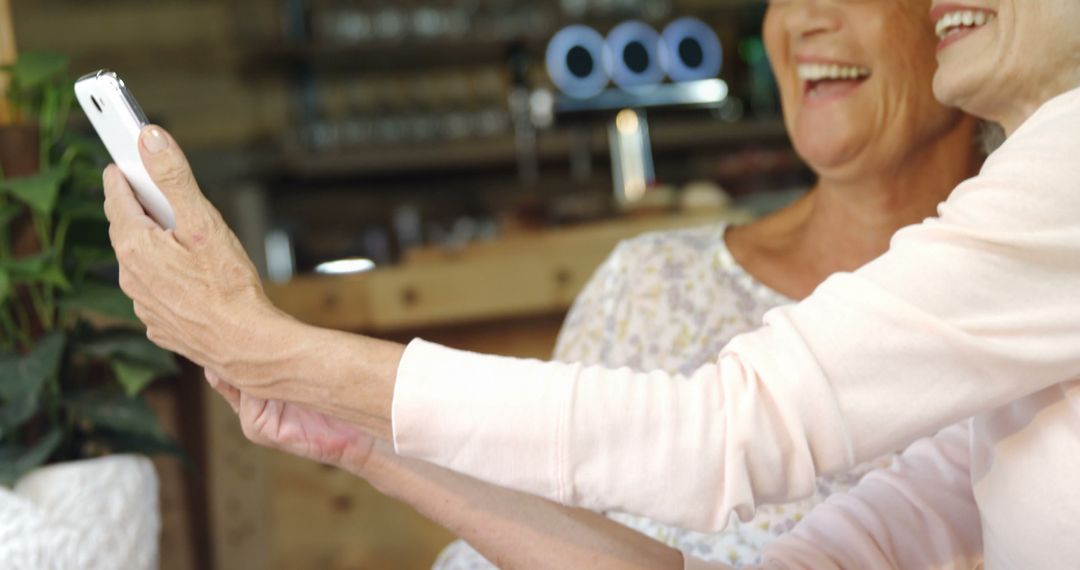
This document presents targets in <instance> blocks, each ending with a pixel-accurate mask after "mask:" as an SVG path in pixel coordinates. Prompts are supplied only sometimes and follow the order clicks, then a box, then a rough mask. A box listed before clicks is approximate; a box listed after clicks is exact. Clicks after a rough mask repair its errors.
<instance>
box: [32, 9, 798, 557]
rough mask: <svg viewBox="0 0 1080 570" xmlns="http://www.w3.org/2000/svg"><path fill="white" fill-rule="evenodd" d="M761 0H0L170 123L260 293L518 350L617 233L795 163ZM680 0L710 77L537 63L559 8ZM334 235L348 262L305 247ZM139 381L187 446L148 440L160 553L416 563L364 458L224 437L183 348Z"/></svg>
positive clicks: (542, 339)
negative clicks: (348, 459) (359, 468)
mask: <svg viewBox="0 0 1080 570" xmlns="http://www.w3.org/2000/svg"><path fill="white" fill-rule="evenodd" d="M764 6H765V3H764V2H762V1H761V0H543V1H527V0H155V1H145V0H11V11H12V18H13V21H14V30H15V36H16V40H17V45H18V49H19V51H20V52H22V51H41V50H46V51H52V52H58V53H61V54H64V55H66V56H68V57H70V58H71V62H72V66H71V67H72V70H73V72H74V73H75V74H82V73H87V72H90V71H94V70H96V69H99V68H103V67H107V68H110V69H112V70H115V71H117V72H118V73H119V74H120V76H121V77H123V78H124V80H125V82H126V83H127V84H128V86H129V87H130V88H131V90H132V91H133V92H134V94H135V96H136V97H137V98H138V99H139V101H140V103H141V104H142V106H143V108H144V109H145V111H146V113H147V115H148V116H149V117H150V119H151V120H152V121H154V122H157V123H159V124H162V125H164V126H165V127H166V128H167V129H169V130H170V131H171V132H172V133H173V134H174V135H175V137H176V138H177V139H178V140H179V141H180V143H181V144H182V145H183V146H184V147H185V150H186V151H187V153H188V154H189V156H190V158H191V160H192V162H193V164H194V166H195V169H196V172H197V174H198V176H199V178H200V182H201V184H202V186H203V188H204V189H205V191H206V192H207V194H208V195H209V196H210V198H211V199H212V200H213V201H214V203H215V204H217V205H218V207H219V208H220V209H222V211H223V212H224V213H225V215H226V218H227V219H228V220H229V222H230V224H231V225H232V226H233V227H234V229H235V230H236V231H237V234H238V235H239V236H240V238H241V240H242V241H243V243H244V244H245V247H246V248H247V250H248V252H249V253H250V255H251V256H252V258H253V259H254V260H255V262H256V264H257V265H258V266H259V267H260V269H261V270H262V271H263V273H264V275H266V277H267V282H268V284H269V288H270V291H271V293H272V296H273V297H274V299H275V300H276V301H277V302H278V303H279V304H280V305H281V306H282V307H283V308H285V309H286V310H288V311H289V312H291V313H292V314H294V315H296V316H297V317H298V318H300V319H303V320H306V321H309V322H313V323H317V324H321V325H325V326H332V327H338V328H343V329H348V330H354V331H363V332H367V333H372V334H376V335H381V336H386V337H390V338H395V339H402V340H405V339H408V338H411V337H413V336H417V335H423V336H425V337H427V338H429V339H432V340H436V341H440V342H443V343H446V344H449V345H452V346H457V347H463V348H471V349H479V350H484V351H488V352H496V353H502V354H512V355H527V356H538V357H544V356H547V355H549V354H550V351H551V348H552V346H553V343H554V338H555V334H556V332H557V330H558V327H559V324H560V322H561V318H562V316H563V315H564V313H565V311H566V309H567V308H568V307H569V304H570V302H571V301H572V300H573V298H574V296H575V294H576V293H577V292H578V291H579V290H580V288H581V287H582V286H583V284H584V283H585V281H586V280H587V279H588V277H589V276H590V274H591V272H592V271H593V269H594V268H595V267H596V266H597V265H598V264H599V263H600V261H601V260H602V259H603V258H604V256H605V255H606V254H607V253H608V252H609V251H610V250H611V248H612V247H613V246H614V245H615V243H616V242H617V241H618V240H620V239H623V238H626V237H630V236H632V235H635V234H638V233H642V232H645V231H649V230H652V229H661V228H671V227H679V226H692V225H700V224H706V223H710V222H712V221H718V220H721V219H734V220H740V219H741V220H745V219H748V218H749V217H752V216H756V215H760V214H761V213H763V212H766V211H768V210H770V209H772V208H775V207H777V206H779V205H782V204H784V203H786V201H788V200H790V199H791V198H792V197H793V196H794V195H796V194H797V193H798V192H800V191H801V190H802V189H804V188H805V187H806V186H807V185H808V182H809V175H808V173H807V171H806V170H805V169H804V167H803V166H802V165H801V164H800V163H799V161H798V159H797V158H796V157H795V156H794V155H793V153H792V151H791V149H790V146H789V143H788V140H787V137H786V135H785V134H784V129H783V124H782V122H781V118H780V113H779V109H778V102H777V98H776V95H775V93H774V84H773V80H772V78H771V75H770V73H769V70H768V62H767V60H766V57H765V53H764V49H763V47H762V43H761V39H760V26H761V18H762V14H763V11H764ZM687 16H692V17H696V18H698V19H700V20H701V21H703V22H705V23H706V24H707V25H708V27H709V28H711V29H712V30H713V31H714V32H715V34H716V36H717V37H718V38H719V40H720V44H721V45H722V47H723V66H722V70H721V71H720V73H719V76H718V77H719V79H722V83H720V82H714V83H708V82H706V83H695V84H694V85H698V86H699V87H700V86H701V85H705V86H707V87H708V88H707V89H704V88H697V91H694V89H690V88H687V89H683V90H682V91H678V89H679V88H680V87H679V82H673V81H672V80H671V79H667V80H666V83H665V86H664V89H666V91H663V93H661V94H662V95H663V96H662V97H661V96H658V95H656V93H659V92H658V91H655V90H652V91H650V90H649V89H631V90H628V91H626V90H619V89H617V88H615V87H610V90H609V91H606V92H604V93H603V94H600V95H596V96H589V97H585V98H584V99H580V100H575V99H572V98H568V97H567V96H566V95H564V94H561V93H560V88H559V87H557V86H556V85H555V84H554V82H553V80H552V79H551V74H549V70H548V69H547V68H546V66H545V50H546V49H547V47H548V43H549V41H550V40H551V38H552V37H553V36H554V35H555V34H556V33H557V32H558V31H559V30H561V29H563V28H564V27H566V26H569V25H572V24H584V25H586V26H589V27H591V28H593V29H595V30H597V31H598V32H599V33H600V34H602V35H605V34H607V33H608V32H609V31H610V30H612V29H613V28H614V27H615V26H616V25H618V24H619V23H621V22H625V21H628V20H640V21H643V22H645V23H646V24H648V26H650V27H652V28H653V29H655V30H657V31H662V30H663V29H664V28H665V26H667V24H668V23H669V22H672V21H674V20H676V19H677V18H681V17H687ZM627 53H629V52H627ZM564 55H569V54H564ZM577 55H580V53H578V54H577ZM682 55H683V56H687V57H690V58H691V59H694V58H695V57H700V56H701V54H700V53H696V52H695V51H694V50H692V49H691V50H690V51H689V52H686V51H683V52H682ZM573 57H575V56H570V59H566V58H564V61H566V62H568V65H569V66H570V67H574V66H578V67H576V68H575V69H576V70H577V71H578V72H584V71H588V68H589V65H586V66H585V68H582V67H580V65H581V64H582V62H581V61H579V60H574V59H573ZM590 63H595V66H596V67H597V68H598V69H599V67H600V62H599V61H596V62H590ZM639 63H640V62H639ZM628 65H629V67H630V68H631V70H632V68H634V62H633V61H631V62H629V64H628ZM590 95H591V94H590ZM687 97H689V98H687ZM75 115H79V116H77V117H76V118H77V119H78V120H79V121H81V122H80V123H79V124H80V125H83V126H82V128H83V129H86V128H88V127H86V125H85V121H82V119H83V118H82V117H81V115H80V114H79V113H75ZM646 121H647V122H646ZM338 260H349V261H350V263H346V264H337V265H326V264H327V263H328V262H332V261H338ZM320 267H321V268H322V271H321V273H329V274H324V275H319V274H318V272H317V271H316V270H317V269H318V268H320ZM341 273H350V274H341ZM150 394H151V399H152V400H153V402H154V404H155V408H156V409H157V410H158V412H159V414H160V415H161V416H162V417H163V418H164V420H165V423H166V425H167V426H169V429H170V431H172V432H173V433H174V434H176V435H177V436H178V437H179V439H180V440H181V442H182V444H183V445H184V447H185V448H186V449H187V450H188V452H189V454H190V455H191V456H192V457H193V458H194V459H195V463H197V464H198V467H199V468H198V470H197V471H192V470H186V469H184V468H182V467H180V465H179V463H177V462H176V461H175V460H171V459H163V460H159V461H158V470H159V473H160V477H161V481H162V498H163V499H162V500H163V506H162V509H163V513H162V515H163V520H164V522H165V532H164V537H163V543H162V567H163V568H166V569H188V568H245V569H258V568H278V569H293V568H326V569H338V568H340V569H345V568H350V569H354V568H406V569H408V568H427V567H429V566H430V564H431V563H432V561H433V560H434V558H435V556H436V554H437V553H438V552H439V550H440V549H441V548H442V547H443V546H445V545H446V544H447V543H448V542H450V541H451V540H452V537H451V536H450V535H449V534H448V533H447V532H445V531H443V530H442V529H439V528H438V527H435V526H433V525H431V524H430V523H427V522H426V521H424V520H423V519H422V518H420V517H419V516H418V515H416V514H415V513H414V512H412V511H411V510H410V509H408V508H406V507H402V506H399V505H397V504H395V503H394V502H393V501H390V500H389V499H385V498H382V497H380V496H379V495H378V494H377V493H375V492H374V491H373V490H371V489H370V488H369V487H368V486H367V485H366V484H365V483H363V482H362V481H359V480H357V479H355V478H352V477H350V476H348V475H345V474H343V473H338V472H335V471H334V470H332V469H329V468H324V467H321V466H317V465H313V464H309V463H305V462H303V461H298V460H294V459H292V458H290V457H286V456H283V455H280V454H275V453H270V452H264V451H262V450H259V449H257V448H255V447H254V446H251V445H249V444H247V443H246V442H245V441H244V439H243V436H242V435H241V434H240V432H239V428H238V426H237V425H236V422H235V421H234V419H233V417H232V414H231V412H229V410H228V409H227V408H226V407H224V405H223V404H221V403H220V402H218V401H217V400H216V399H215V398H213V397H211V395H210V394H208V393H207V391H206V390H205V389H204V386H203V383H202V382H200V380H199V376H198V371H197V370H194V369H192V368H191V367H188V368H185V374H184V375H183V377H181V378H176V379H171V380H169V381H162V382H158V383H156V384H155V385H154V386H153V388H152V390H151V392H150Z"/></svg>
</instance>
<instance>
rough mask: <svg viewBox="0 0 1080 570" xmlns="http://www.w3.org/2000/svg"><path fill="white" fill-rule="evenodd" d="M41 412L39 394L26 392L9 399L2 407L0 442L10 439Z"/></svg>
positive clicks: (0, 411) (0, 410) (0, 407)
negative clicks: (19, 428) (15, 431)
mask: <svg viewBox="0 0 1080 570" xmlns="http://www.w3.org/2000/svg"><path fill="white" fill-rule="evenodd" d="M40 410H41V396H40V393H39V392H26V393H24V394H17V395H16V396H15V397H13V398H11V399H7V400H6V401H5V402H4V405H3V406H0V440H3V439H5V438H7V437H8V434H10V433H11V432H12V431H14V430H15V428H17V427H19V426H21V425H23V424H24V423H26V421H27V420H29V419H30V418H32V417H34V416H36V415H37V413H38V412H39V411H40Z"/></svg>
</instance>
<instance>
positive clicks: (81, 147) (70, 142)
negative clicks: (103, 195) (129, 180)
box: [60, 131, 109, 186]
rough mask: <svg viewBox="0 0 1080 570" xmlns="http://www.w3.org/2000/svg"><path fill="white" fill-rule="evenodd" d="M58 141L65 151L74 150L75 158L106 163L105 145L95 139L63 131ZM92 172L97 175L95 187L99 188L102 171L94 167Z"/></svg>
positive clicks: (107, 156)
mask: <svg viewBox="0 0 1080 570" xmlns="http://www.w3.org/2000/svg"><path fill="white" fill-rule="evenodd" d="M60 141H61V144H62V145H63V146H64V149H65V150H67V149H75V152H76V155H77V156H80V157H86V158H89V159H91V160H93V161H95V162H97V161H106V160H108V158H109V155H108V152H107V151H106V150H105V145H103V144H101V141H100V140H98V139H97V138H94V137H90V136H86V135H82V134H79V133H76V132H72V131H65V132H64V134H63V135H62V136H61V138H60ZM94 170H95V171H96V174H97V185H98V186H101V171H102V170H103V169H102V168H99V167H97V166H94Z"/></svg>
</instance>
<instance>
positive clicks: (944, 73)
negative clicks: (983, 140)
mask: <svg viewBox="0 0 1080 570" xmlns="http://www.w3.org/2000/svg"><path fill="white" fill-rule="evenodd" d="M930 18H931V21H932V22H933V23H934V26H935V28H936V31H937V33H938V36H939V37H940V38H941V40H940V43H939V44H938V48H937V61H938V64H939V68H938V73H937V75H936V76H935V77H934V93H935V94H936V95H937V97H938V98H939V99H940V100H941V101H943V102H945V103H947V104H949V105H953V106H957V107H960V108H962V109H964V110H966V111H968V112H969V113H972V114H974V115H977V116H980V117H983V118H986V119H990V120H992V121H997V122H999V123H1002V125H1003V126H1004V127H1005V129H1006V131H1008V132H1012V131H1013V130H1014V129H1015V128H1016V127H1017V126H1019V124H1020V123H1021V122H1023V120H1024V119H1025V118H1027V117H1028V116H1029V115H1030V114H1031V113H1032V112H1034V110H1035V109H1036V108H1038V106H1039V105H1041V104H1042V103H1044V102H1046V101H1047V100H1048V99H1050V98H1052V97H1053V96H1055V95H1058V94H1060V93H1063V92H1065V91H1067V90H1069V89H1071V88H1073V87H1076V86H1078V85H1080V1H1078V0H959V1H958V2H957V1H956V0H950V1H949V2H946V1H943V0H934V5H933V9H932V10H931V13H930Z"/></svg>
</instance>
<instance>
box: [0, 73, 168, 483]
mask: <svg viewBox="0 0 1080 570" xmlns="http://www.w3.org/2000/svg"><path fill="white" fill-rule="evenodd" d="M6 71H7V72H8V73H9V77H10V85H11V88H10V90H9V92H8V94H7V96H8V100H9V102H10V104H11V106H12V107H13V109H14V110H15V112H16V114H17V116H19V117H20V119H21V121H19V123H20V124H16V125H13V126H8V127H0V163H2V166H3V170H4V172H3V174H2V178H0V485H7V486H11V485H12V484H14V483H15V482H16V481H17V480H19V479H20V478H21V477H23V476H24V475H26V474H27V473H29V472H30V471H31V470H33V469H35V468H37V467H39V466H41V465H45V464H53V463H60V462H71V461H78V460H83V459H89V458H95V457H102V456H106V455H109V454H126V453H135V454H146V455H150V454H155V453H160V452H178V451H179V450H178V447H177V445H176V444H175V442H174V441H172V440H171V439H170V438H169V437H168V436H166V434H165V433H164V432H163V430H162V429H161V426H160V425H159V423H158V421H157V418H156V417H155V415H154V414H153V413H152V411H151V410H150V408H149V406H148V405H147V403H146V401H145V400H144V399H143V398H142V397H141V396H140V392H141V391H142V390H143V389H144V388H145V387H146V386H147V385H148V384H149V383H150V382H151V381H153V380H154V379H156V378H158V377H162V376H170V375H174V374H176V373H177V372H178V367H177V364H176V362H175V360H174V359H173V357H172V355H170V354H168V353H166V352H164V351H162V350H161V349H159V348H157V347H156V346H154V345H153V344H151V343H150V342H149V341H148V340H147V339H146V336H145V333H144V331H143V330H142V328H141V325H140V324H139V322H138V320H137V319H136V318H135V314H134V311H133V309H132V305H131V302H130V301H129V300H128V299H127V298H126V297H125V296H124V295H123V293H122V292H121V291H120V290H119V288H118V287H117V286H116V285H115V284H114V282H115V256H114V254H113V252H112V249H111V247H110V245H109V240H108V226H107V223H106V220H105V216H104V212H103V206H102V204H103V194H102V190H101V172H102V168H103V166H104V164H105V163H106V162H107V160H108V155H107V153H106V152H105V150H104V148H103V147H102V146H101V145H100V144H99V143H98V142H97V140H96V139H94V138H90V137H86V136H82V135H79V134H76V133H75V132H74V131H72V130H71V129H70V128H69V121H68V119H69V115H70V112H71V110H72V108H73V106H74V102H75V101H74V94H73V81H72V79H71V77H70V76H69V75H68V62H67V60H66V59H65V58H64V57H62V56H58V55H53V54H45V53H27V54H23V55H22V56H21V57H20V58H19V59H18V61H17V62H16V63H15V64H14V65H11V66H9V67H8V68H6Z"/></svg>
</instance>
